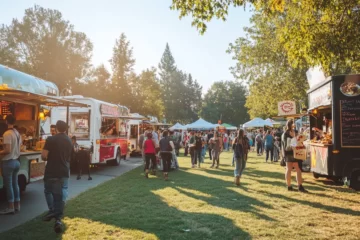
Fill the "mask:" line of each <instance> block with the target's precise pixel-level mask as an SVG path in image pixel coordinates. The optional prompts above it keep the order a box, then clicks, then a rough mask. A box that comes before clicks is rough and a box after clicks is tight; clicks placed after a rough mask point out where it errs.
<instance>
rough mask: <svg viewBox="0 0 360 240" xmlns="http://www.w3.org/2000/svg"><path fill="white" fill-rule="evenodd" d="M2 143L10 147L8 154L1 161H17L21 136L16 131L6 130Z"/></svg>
mask: <svg viewBox="0 0 360 240" xmlns="http://www.w3.org/2000/svg"><path fill="white" fill-rule="evenodd" d="M3 138H4V140H3V143H4V144H9V145H10V153H9V154H6V155H5V156H4V157H3V158H2V160H3V161H6V160H12V159H18V158H19V157H20V145H21V136H20V133H19V132H18V131H16V130H15V129H14V130H11V129H10V130H7V131H6V132H5V133H4V135H3Z"/></svg>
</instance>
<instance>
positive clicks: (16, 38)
mask: <svg viewBox="0 0 360 240" xmlns="http://www.w3.org/2000/svg"><path fill="white" fill-rule="evenodd" d="M0 32H1V34H0V35H1V36H0V38H1V40H0V41H1V43H0V45H1V46H0V49H1V50H0V51H1V53H2V54H4V50H5V54H4V55H5V60H3V59H1V61H2V62H3V63H4V64H7V65H9V66H13V67H16V68H17V69H19V70H21V71H24V72H26V73H29V74H32V75H34V76H37V77H40V78H43V79H46V80H49V81H52V82H54V83H55V84H56V85H57V86H58V87H59V89H60V90H62V89H64V88H72V90H73V92H76V91H77V90H78V89H79V85H80V83H79V79H81V78H82V77H83V76H84V75H85V74H86V73H87V71H88V69H89V67H90V59H91V54H92V48H93V46H92V43H91V42H90V40H89V39H88V38H87V36H86V35H85V34H84V33H82V32H77V31H75V30H74V26H73V25H71V24H70V23H69V22H68V21H66V20H64V19H63V18H62V14H61V13H60V12H59V11H57V10H52V9H45V8H42V7H40V6H38V5H35V6H34V7H33V8H29V9H26V10H25V15H24V17H23V19H22V20H18V19H13V21H12V23H11V25H9V26H3V27H2V29H1V31H0ZM2 54H1V55H2ZM4 55H3V57H4ZM15 58H16V59H15Z"/></svg>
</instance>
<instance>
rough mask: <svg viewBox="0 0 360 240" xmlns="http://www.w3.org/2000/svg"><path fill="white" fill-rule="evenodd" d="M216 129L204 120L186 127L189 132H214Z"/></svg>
mask: <svg viewBox="0 0 360 240" xmlns="http://www.w3.org/2000/svg"><path fill="white" fill-rule="evenodd" d="M215 127H216V125H215V124H212V123H209V122H207V121H205V120H204V119H202V118H200V119H198V120H197V121H195V122H193V123H190V124H188V125H186V129H188V130H213V129H214V128H215Z"/></svg>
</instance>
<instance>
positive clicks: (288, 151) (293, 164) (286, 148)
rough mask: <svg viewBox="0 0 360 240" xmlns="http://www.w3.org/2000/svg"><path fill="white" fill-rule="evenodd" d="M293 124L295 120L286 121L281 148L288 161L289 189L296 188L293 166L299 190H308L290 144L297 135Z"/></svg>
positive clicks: (287, 182)
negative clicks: (293, 180)
mask: <svg viewBox="0 0 360 240" xmlns="http://www.w3.org/2000/svg"><path fill="white" fill-rule="evenodd" d="M293 125H294V121H293V120H288V121H287V123H286V129H285V132H284V133H283V134H282V136H281V145H282V146H281V150H282V152H283V156H284V157H285V162H286V171H285V180H286V184H287V188H288V191H293V190H294V189H293V187H292V186H291V171H292V169H293V168H295V170H296V181H297V184H298V190H299V191H300V192H307V191H306V190H305V188H304V187H303V186H302V174H301V170H300V168H299V164H298V161H297V160H296V159H295V158H294V151H293V149H292V147H291V145H290V143H291V139H292V138H293V137H295V132H294V129H293Z"/></svg>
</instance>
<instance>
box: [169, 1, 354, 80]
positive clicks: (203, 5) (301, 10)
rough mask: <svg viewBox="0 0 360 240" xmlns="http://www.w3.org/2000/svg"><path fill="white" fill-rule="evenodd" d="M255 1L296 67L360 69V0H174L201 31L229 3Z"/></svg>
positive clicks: (219, 16) (331, 71) (176, 7)
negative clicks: (272, 25) (272, 26)
mask: <svg viewBox="0 0 360 240" xmlns="http://www.w3.org/2000/svg"><path fill="white" fill-rule="evenodd" d="M246 4H253V6H254V7H255V12H256V13H258V14H260V15H261V16H262V17H263V18H265V19H266V21H268V22H271V23H272V24H274V26H276V28H275V29H274V31H275V38H274V41H275V42H276V41H277V42H280V43H281V44H282V45H283V46H284V50H285V53H286V55H287V57H288V61H289V63H290V65H291V66H292V67H295V68H296V67H300V68H304V67H305V66H306V67H309V66H310V67H314V66H319V65H320V66H321V67H322V68H323V70H324V71H325V73H326V75H335V74H344V73H353V72H358V71H359V70H360V61H359V60H360V53H359V52H360V51H359V48H360V43H359V41H357V39H359V37H360V25H359V24H358V22H359V20H360V11H359V1H358V0H344V1H337V0H328V1H319V0H294V1H285V0H276V1H268V0H206V1H196V0H173V1H172V6H171V9H173V10H178V11H180V18H182V17H184V16H187V15H191V16H192V18H193V22H192V25H193V26H196V27H197V28H198V30H199V31H200V32H201V33H204V32H205V31H206V22H209V21H210V20H211V19H213V18H214V17H215V18H217V19H221V20H223V21H225V20H226V17H227V15H228V9H229V7H230V6H234V7H240V6H244V7H245V6H246Z"/></svg>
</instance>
